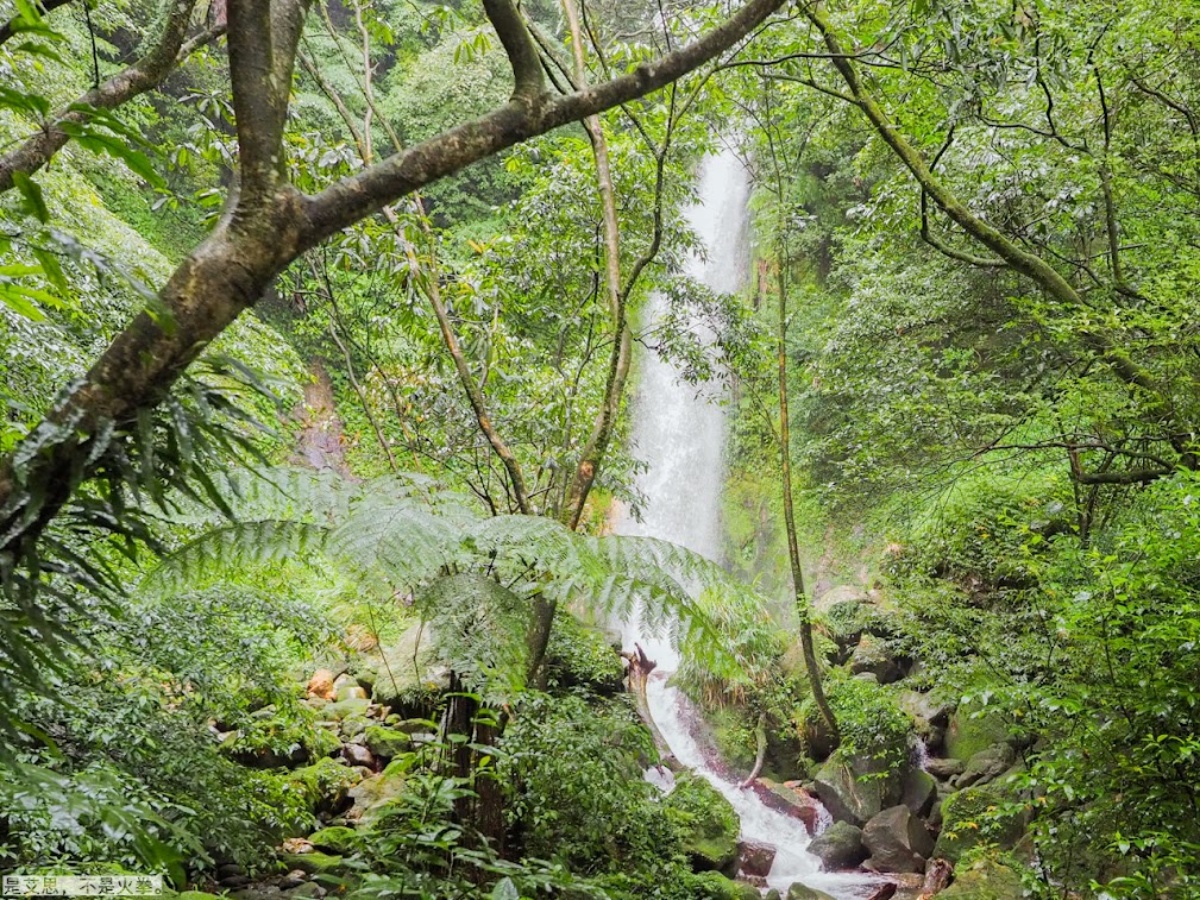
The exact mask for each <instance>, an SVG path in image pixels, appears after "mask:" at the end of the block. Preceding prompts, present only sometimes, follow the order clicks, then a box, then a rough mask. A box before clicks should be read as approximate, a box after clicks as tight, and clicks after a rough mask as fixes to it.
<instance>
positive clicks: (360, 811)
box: [348, 762, 408, 821]
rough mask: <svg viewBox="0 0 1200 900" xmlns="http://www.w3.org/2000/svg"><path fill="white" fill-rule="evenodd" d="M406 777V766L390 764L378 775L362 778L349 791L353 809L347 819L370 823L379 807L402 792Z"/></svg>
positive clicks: (395, 763)
mask: <svg viewBox="0 0 1200 900" xmlns="http://www.w3.org/2000/svg"><path fill="white" fill-rule="evenodd" d="M407 776H408V768H407V766H404V765H401V764H400V763H399V762H392V763H388V766H387V768H385V769H384V770H383V771H382V772H380V773H379V774H378V775H372V776H371V777H369V778H364V779H363V780H362V781H360V782H359V783H358V784H356V785H355V786H354V787H353V788H351V789H350V794H349V795H350V799H352V800H353V801H354V808H353V809H351V810H350V812H349V814H348V818H351V819H362V820H363V821H370V820H371V818H372V817H373V816H374V815H375V813H376V812H377V811H378V809H379V807H381V806H382V805H383V804H384V803H386V802H387V801H389V800H392V799H394V798H396V797H399V796H400V795H401V794H402V793H403V792H404V783H405V780H406V778H407Z"/></svg>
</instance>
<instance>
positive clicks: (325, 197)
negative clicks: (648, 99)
mask: <svg viewBox="0 0 1200 900" xmlns="http://www.w3.org/2000/svg"><path fill="white" fill-rule="evenodd" d="M781 6H783V0H750V2H748V3H746V4H745V5H744V6H743V7H742V8H741V9H740V10H739V11H738V12H737V13H735V14H734V15H733V16H731V17H730V18H729V19H728V20H726V21H725V22H724V23H723V24H722V25H720V26H718V27H716V28H714V29H713V30H712V31H710V32H708V33H707V34H705V35H704V36H703V37H701V38H698V39H697V40H695V41H693V42H692V43H690V44H688V45H686V46H684V47H682V48H680V49H679V50H676V51H674V52H673V53H668V54H667V55H666V56H663V57H661V58H659V59H658V60H655V61H653V62H648V63H643V64H641V65H639V66H638V67H637V68H636V69H635V70H634V71H632V72H630V73H628V74H626V75H623V76H620V77H618V78H614V79H612V80H611V81H607V82H605V83H603V84H600V85H597V86H595V87H590V88H584V89H582V90H579V91H576V92H574V93H571V94H568V95H566V96H564V97H548V96H543V97H541V98H539V100H538V101H537V102H535V103H525V102H521V103H509V104H507V105H506V106H503V107H501V108H499V109H497V110H494V111H492V112H490V113H488V114H487V115H485V116H483V117H481V118H479V119H476V120H475V121H473V122H468V123H466V124H463V125H460V126H458V127H457V128H454V129H452V130H450V131H448V132H445V133H444V134H441V135H438V136H437V137H434V138H431V139H429V140H427V141H423V142H422V143H420V144H416V145H414V146H412V147H410V148H408V149H407V150H405V151H404V152H403V153H396V154H394V155H392V156H390V157H388V158H387V159H385V160H382V161H381V162H379V163H376V164H375V165H373V166H371V167H369V168H367V169H365V170H364V171H362V172H360V173H358V174H357V175H355V176H353V177H351V178H347V179H344V180H342V181H339V182H338V183H337V184H334V185H331V186H330V187H329V188H327V189H326V190H324V191H322V192H321V193H319V194H317V195H316V196H314V197H312V198H310V199H309V202H308V209H307V218H308V224H307V231H306V234H305V240H304V242H305V247H306V248H308V247H313V246H315V245H316V244H318V243H320V242H321V241H323V240H325V239H326V238H327V237H329V236H330V235H332V234H335V233H337V232H338V231H341V230H342V229H343V228H346V227H348V226H350V225H352V224H354V223H355V222H357V221H358V220H360V219H362V218H364V217H366V216H369V215H372V214H374V213H376V212H378V211H379V210H380V209H382V208H383V207H384V206H385V205H386V204H388V203H393V202H395V201H396V200H398V199H399V198H400V197H403V196H405V195H406V194H410V193H412V192H413V191H415V190H417V189H419V188H421V187H424V186H425V185H427V184H429V183H431V182H433V181H436V180H437V179H439V178H443V177H445V176H446V175H449V174H451V173H452V172H457V171H458V170H459V169H462V168H464V167H465V166H468V165H470V164H471V163H473V162H477V161H478V160H481V159H484V158H485V157H488V156H491V155H493V154H496V153H499V152H500V151H502V150H506V149H508V148H509V147H512V146H514V145H516V144H518V143H521V142H522V141H526V140H528V139H529V138H532V137H537V136H538V135H541V134H545V133H546V132H548V131H551V130H553V129H555V128H558V127H559V126H562V125H566V124H568V123H570V122H576V121H579V120H581V119H583V118H584V117H586V116H590V115H593V114H595V113H599V112H603V111H604V110H606V109H611V108H613V107H615V106H619V105H620V104H622V103H627V102H629V101H631V100H636V99H638V98H639V97H644V96H645V95H646V94H649V93H652V92H653V91H656V90H658V89H659V88H661V87H664V86H666V85H668V84H670V83H671V82H672V81H675V80H676V79H678V78H681V77H683V76H684V75H686V74H688V73H689V72H692V71H693V70H695V69H697V68H699V67H700V66H702V65H704V64H705V63H707V62H709V61H710V60H712V59H714V58H716V57H717V56H719V55H720V54H722V53H724V52H725V51H727V50H729V49H730V48H731V47H733V46H735V45H736V44H737V43H738V42H739V41H740V40H742V39H743V38H744V37H745V36H746V35H747V34H749V33H750V32H751V31H752V30H753V29H754V28H755V27H756V26H757V25H759V24H760V23H761V22H763V21H764V20H765V19H766V18H767V17H768V16H769V15H771V13H773V12H775V11H776V10H777V9H779V8H780V7H781Z"/></svg>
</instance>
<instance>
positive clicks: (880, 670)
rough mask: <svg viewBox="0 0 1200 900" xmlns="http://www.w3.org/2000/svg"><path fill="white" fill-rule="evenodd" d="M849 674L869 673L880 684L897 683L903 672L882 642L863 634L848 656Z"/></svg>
mask: <svg viewBox="0 0 1200 900" xmlns="http://www.w3.org/2000/svg"><path fill="white" fill-rule="evenodd" d="M850 672H851V674H854V675H861V674H865V673H870V674H872V675H874V676H875V677H876V678H878V679H879V683H880V684H891V683H892V682H893V681H899V680H900V679H901V678H902V677H903V675H904V672H903V671H902V670H901V668H900V664H899V663H898V662H897V661H896V658H895V657H894V656H893V655H892V652H891V651H890V650H889V649H888V648H887V647H886V646H885V645H884V643H883V641H881V640H880V639H879V638H877V637H874V636H873V635H869V634H864V635H863V636H862V637H861V638H860V639H859V641H858V646H857V647H855V648H854V652H853V653H852V654H851V655H850Z"/></svg>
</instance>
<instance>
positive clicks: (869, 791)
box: [813, 750, 903, 828]
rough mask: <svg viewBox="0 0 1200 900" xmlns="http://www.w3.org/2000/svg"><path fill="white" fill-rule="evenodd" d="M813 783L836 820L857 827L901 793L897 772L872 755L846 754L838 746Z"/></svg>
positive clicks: (887, 805) (896, 798)
mask: <svg viewBox="0 0 1200 900" xmlns="http://www.w3.org/2000/svg"><path fill="white" fill-rule="evenodd" d="M813 786H814V790H815V791H816V794H817V796H818V797H819V798H820V799H821V802H822V803H824V804H825V808H826V809H828V810H829V814H830V815H831V816H833V818H834V819H835V820H836V821H838V822H849V823H850V824H851V825H857V826H859V827H860V828H861V827H862V826H863V825H864V824H866V822H867V821H868V820H869V819H871V818H872V817H874V816H877V815H879V813H880V812H881V811H882V810H884V809H887V808H888V807H889V806H894V805H895V804H897V803H899V802H900V800H901V798H902V795H903V781H902V779H901V777H900V773H898V772H896V771H894V770H889V769H888V768H887V767H886V766H885V765H884V764H883V763H882V762H880V761H879V760H877V759H875V758H870V757H862V756H858V757H847V756H846V755H845V754H844V753H843V752H842V751H840V750H839V751H837V752H836V753H834V754H833V756H831V757H829V759H828V760H826V762H825V764H824V765H823V766H821V768H820V770H819V771H818V772H817V776H816V778H815V779H813Z"/></svg>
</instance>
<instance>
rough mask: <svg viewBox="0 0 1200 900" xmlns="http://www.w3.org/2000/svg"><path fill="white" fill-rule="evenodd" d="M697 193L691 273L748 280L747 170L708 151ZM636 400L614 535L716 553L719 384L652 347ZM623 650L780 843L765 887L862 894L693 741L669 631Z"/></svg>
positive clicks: (697, 756)
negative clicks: (627, 489)
mask: <svg viewBox="0 0 1200 900" xmlns="http://www.w3.org/2000/svg"><path fill="white" fill-rule="evenodd" d="M699 193H700V202H699V203H698V204H697V205H695V206H694V207H692V208H691V209H690V210H689V212H688V220H689V222H690V223H691V225H692V227H693V228H694V229H695V230H696V232H697V233H698V235H699V236H700V238H701V239H702V240H703V241H704V244H705V247H706V248H707V251H708V252H707V254H706V256H705V258H704V259H699V258H696V259H693V260H692V262H691V264H690V265H691V270H690V274H691V275H692V276H693V277H696V278H699V279H700V280H702V281H703V282H704V283H705V284H706V285H708V286H709V287H710V288H712V289H713V290H716V291H720V292H725V293H732V292H735V291H737V290H739V289H740V288H741V287H742V286H743V285H744V284H745V279H746V269H747V262H748V260H749V241H748V227H747V209H746V201H747V196H748V193H749V187H748V181H747V178H746V173H745V171H744V169H743V167H742V165H741V163H740V161H739V160H738V159H737V157H736V156H735V155H734V154H733V153H731V152H725V153H721V154H719V155H716V156H713V157H710V158H709V159H708V160H707V161H706V162H705V164H704V166H703V167H702V170H701V173H700V192H699ZM664 303H665V301H664V300H663V299H662V298H657V299H656V300H655V301H654V302H653V303H652V305H651V309H650V322H651V323H653V322H654V321H655V318H656V317H658V316H661V315H662V313H663V311H664ZM639 365H640V371H639V380H638V392H637V396H636V398H635V401H634V406H635V409H634V427H633V440H634V444H635V453H636V454H637V456H638V457H640V458H641V459H642V460H644V461H645V463H646V465H647V468H646V470H645V471H644V472H643V473H642V475H641V477H640V478H639V479H638V488H639V490H640V491H641V493H642V494H643V496H644V498H645V503H644V506H643V509H642V520H641V521H640V522H639V521H636V520H634V519H633V518H632V517H631V516H628V515H623V516H621V517H620V518H619V519H618V520H617V522H615V530H616V531H617V533H620V534H631V535H632V534H637V535H647V536H651V537H656V538H662V539H665V540H669V541H673V542H674V543H677V544H682V545H684V546H686V547H688V548H689V549H691V550H694V551H696V552H697V553H701V554H704V555H705V556H707V557H709V558H710V559H719V558H720V556H721V532H720V499H721V489H722V484H723V481H724V475H725V468H724V462H723V459H724V448H725V430H726V429H725V410H724V408H723V407H722V406H721V405H720V404H719V403H718V402H714V401H718V400H720V399H721V388H720V386H719V385H716V384H710V385H705V386H703V387H702V388H700V389H697V387H696V386H694V385H689V384H686V383H684V382H683V381H681V380H680V379H679V377H678V373H677V371H676V370H675V368H674V367H673V366H672V365H670V364H669V363H667V362H665V361H664V360H662V359H661V358H660V357H659V356H658V355H657V354H654V353H647V354H644V355H643V357H642V359H641V360H640V362H639ZM623 636H624V642H625V646H626V648H627V649H632V647H633V645H634V643H635V642H636V643H638V644H640V645H641V646H642V648H643V649H645V651H646V653H647V655H648V656H649V657H650V659H652V660H654V661H656V662H657V663H658V666H657V668H656V669H655V670H654V672H653V673H652V675H651V677H650V680H649V683H648V686H647V699H648V701H649V706H650V713H651V715H652V716H653V718H654V722H655V724H656V725H657V726H658V729H659V731H660V732H661V734H662V736H663V738H664V739H665V740H666V742H667V744H668V745H669V747H670V749H671V752H672V754H673V755H674V756H675V758H676V759H677V760H678V761H679V762H680V763H682V764H683V765H684V766H686V767H688V768H689V769H692V770H693V771H695V772H697V773H699V774H700V775H702V776H703V777H704V778H706V779H707V780H708V781H709V782H710V783H711V784H712V785H713V786H714V787H716V788H717V790H719V791H720V792H721V794H722V795H724V796H725V797H726V798H727V799H728V800H729V802H730V803H732V804H733V808H734V809H735V810H736V811H737V814H738V816H739V818H740V819H741V829H742V839H743V840H747V841H754V842H758V843H764V844H770V845H772V846H774V847H775V848H776V856H775V862H774V865H773V867H772V869H771V873H770V875H769V876H768V879H767V882H768V885H769V886H770V887H774V888H779V889H780V890H781V892H783V893H785V894H786V892H787V889H788V887H789V886H790V885H791V884H793V883H794V882H797V881H800V882H803V883H805V884H806V885H808V886H809V887H813V888H817V889H818V890H822V891H825V892H827V893H828V894H831V895H832V896H834V897H836V898H838V900H853V898H861V897H864V896H867V895H869V894H870V893H871V891H872V890H873V889H874V888H876V887H878V884H879V883H878V881H877V880H876V879H873V878H871V877H870V876H867V875H865V874H857V873H839V872H822V871H821V869H820V864H819V862H818V860H817V858H816V857H815V856H813V855H812V854H811V853H809V852H808V851H807V847H808V843H809V840H810V838H809V835H808V832H807V830H806V829H805V827H804V824H803V823H802V822H801V821H800V820H799V819H795V818H792V817H791V816H788V815H785V814H783V813H781V812H778V811H776V810H774V809H772V808H770V807H768V806H767V805H766V804H765V803H763V801H762V800H761V799H759V797H758V795H757V794H756V793H755V792H754V791H753V790H752V789H741V788H739V787H738V784H737V782H736V781H733V780H730V779H729V778H728V777H726V776H724V775H722V774H721V773H719V772H718V771H717V770H716V769H714V768H713V767H712V765H711V763H710V761H709V758H708V755H707V754H706V753H705V751H704V749H703V748H702V747H701V745H700V743H699V742H698V741H697V739H696V737H695V735H694V730H693V728H692V727H691V723H690V721H689V719H690V715H689V711H690V707H689V706H688V705H687V704H686V703H685V702H683V698H682V697H681V696H680V695H679V692H678V691H677V690H676V689H675V688H674V687H672V686H670V685H669V684H668V677H669V675H670V674H671V672H673V671H674V670H675V668H676V666H677V665H678V663H679V657H678V655H677V654H676V652H675V650H674V648H672V647H671V645H670V644H669V643H668V642H667V641H666V640H660V639H656V638H653V637H651V636H649V635H647V634H646V633H645V632H644V630H643V629H642V627H641V625H640V622H638V621H637V620H636V619H635V620H634V621H631V622H627V623H625V625H624V635H623Z"/></svg>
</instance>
